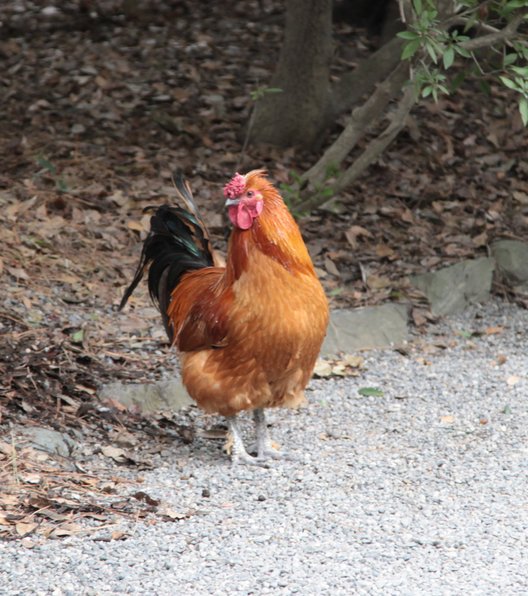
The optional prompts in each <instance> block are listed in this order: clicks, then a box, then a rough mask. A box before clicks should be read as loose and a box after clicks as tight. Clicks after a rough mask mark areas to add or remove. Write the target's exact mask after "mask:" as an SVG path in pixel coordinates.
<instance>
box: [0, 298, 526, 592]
mask: <svg viewBox="0 0 528 596" xmlns="http://www.w3.org/2000/svg"><path fill="white" fill-rule="evenodd" d="M498 325H501V326H503V327H504V330H503V331H502V332H501V333H496V334H491V335H486V334H483V335H480V336H474V337H468V335H469V333H468V332H472V331H484V330H485V329H486V328H488V327H491V326H498ZM430 331H431V332H430V333H429V335H428V336H427V337H425V338H423V347H422V349H419V350H416V349H412V350H410V352H409V353H408V354H406V355H402V354H400V353H398V352H394V351H376V352H370V353H369V354H367V356H366V370H365V372H364V373H363V374H362V376H361V377H359V378H348V379H343V380H335V381H334V380H329V381H317V382H313V384H312V389H313V390H312V391H311V392H310V395H309V397H310V406H309V407H308V408H306V409H303V410H300V411H297V412H286V413H280V412H277V413H273V415H272V416H271V417H270V420H271V421H272V422H273V429H272V430H273V435H274V437H275V438H276V439H277V440H278V441H279V442H280V443H281V444H283V445H285V446H287V447H288V449H289V451H290V452H291V453H292V454H293V455H294V456H296V457H297V461H291V462H284V463H277V464H274V465H273V467H272V468H271V469H258V468H256V469H250V468H231V467H230V466H229V464H228V463H227V461H226V460H225V458H223V456H222V455H221V453H220V452H219V449H218V448H217V446H216V445H215V444H214V443H213V442H211V441H205V440H202V441H201V442H200V441H199V442H198V443H197V444H195V445H192V446H189V447H182V446H181V445H180V444H176V443H175V444H174V446H173V447H171V449H170V450H168V451H167V453H165V454H164V458H163V464H162V466H161V467H159V468H157V469H155V470H153V471H151V472H148V473H145V474H144V476H145V483H144V486H143V487H142V490H145V491H146V492H148V493H149V494H150V495H151V496H154V497H158V498H161V499H163V500H164V501H166V502H168V503H169V504H170V506H171V507H172V508H173V509H174V510H177V511H181V512H186V511H189V510H190V509H194V510H197V512H196V513H195V514H194V515H192V516H191V517H189V518H188V519H182V520H180V521H177V522H171V523H162V522H158V523H157V524H156V525H148V524H145V523H143V522H140V523H137V524H131V525H129V526H127V531H128V532H129V533H130V537H129V538H128V539H127V540H123V541H113V542H101V541H97V540H95V539H94V538H95V537H94V536H90V537H85V538H78V537H72V538H68V539H65V540H63V541H49V542H46V543H45V544H43V545H42V546H38V547H35V548H33V549H31V550H29V549H24V548H23V547H22V546H21V545H20V544H15V543H4V544H0V593H1V594H10V595H11V594H56V595H66V594H68V595H70V594H71V595H74V594H75V595H76V594H160V595H165V594H167V595H169V594H187V595H194V594H196V595H202V594H204V595H206V594H218V595H224V594H226V595H227V594H229V595H231V594H235V595H238V594H240V595H242V594H244V595H246V594H247V595H249V594H258V595H261V594H274V595H275V594H278V595H287V594H302V595H312V594H313V595H315V594H318V595H319V594H323V595H326V594H332V595H336V594H434V595H436V594H439V595H440V594H446V595H447V594H449V595H450V594H464V595H466V594H499V593H500V594H502V595H504V594H528V358H527V356H526V350H527V336H528V313H527V312H526V311H523V310H520V309H518V308H516V307H513V306H509V305H506V304H504V303H499V302H496V303H491V304H488V305H487V306H486V307H484V308H475V309H473V310H471V311H468V312H466V313H465V314H464V315H463V316H460V317H456V318H451V319H449V320H446V321H445V322H444V323H442V325H439V326H435V327H432V328H431V330H430ZM434 344H440V345H441V346H442V345H444V346H445V345H447V346H448V347H447V348H446V349H443V348H442V347H436V348H435V347H434ZM365 386H375V387H379V388H380V389H382V390H383V392H384V395H383V396H381V397H362V396H360V395H359V394H358V389H359V388H360V387H365ZM207 495H209V496H207Z"/></svg>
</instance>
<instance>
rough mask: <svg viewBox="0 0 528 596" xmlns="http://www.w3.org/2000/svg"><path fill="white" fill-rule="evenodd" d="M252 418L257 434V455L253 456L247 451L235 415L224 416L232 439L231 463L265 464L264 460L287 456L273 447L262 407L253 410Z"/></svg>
mask: <svg viewBox="0 0 528 596" xmlns="http://www.w3.org/2000/svg"><path fill="white" fill-rule="evenodd" d="M253 419H254V421H255V432H256V436H257V457H253V456H252V455H250V454H249V453H248V452H247V450H246V447H245V446H244V441H243V439H242V433H241V431H240V426H239V424H238V418H237V417H236V415H235V416H227V417H226V420H227V425H228V428H229V432H230V434H231V437H232V439H233V445H232V451H231V460H232V462H233V464H239V463H244V464H250V465H253V466H266V464H265V463H264V462H265V461H266V460H267V459H283V458H287V455H286V454H284V453H281V452H280V451H277V450H276V449H274V448H273V445H272V442H271V437H270V435H269V432H268V426H267V424H266V415H265V413H264V410H263V409H262V408H257V409H256V410H254V411H253Z"/></svg>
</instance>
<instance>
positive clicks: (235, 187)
mask: <svg viewBox="0 0 528 596" xmlns="http://www.w3.org/2000/svg"><path fill="white" fill-rule="evenodd" d="M244 188H246V178H245V177H244V176H242V174H239V173H238V172H237V173H236V174H235V175H234V176H233V177H232V178H231V180H230V181H229V182H228V183H227V184H226V185H225V186H224V197H225V198H226V199H236V197H239V196H240V195H241V194H242V193H243V192H244Z"/></svg>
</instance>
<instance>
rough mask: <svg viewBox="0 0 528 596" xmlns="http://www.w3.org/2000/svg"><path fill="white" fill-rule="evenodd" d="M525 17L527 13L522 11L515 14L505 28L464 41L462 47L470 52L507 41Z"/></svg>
mask: <svg viewBox="0 0 528 596" xmlns="http://www.w3.org/2000/svg"><path fill="white" fill-rule="evenodd" d="M525 17H526V13H522V12H520V13H519V14H517V15H515V17H513V19H512V20H511V21H510V22H509V23H508V24H507V25H506V26H505V27H504V28H503V29H499V30H498V31H496V32H493V33H488V34H487V35H481V36H480V37H475V38H474V39H468V40H467V41H463V42H462V43H461V44H460V47H461V48H463V49H464V50H467V51H468V52H473V51H475V50H479V49H481V48H487V47H489V46H492V45H495V44H496V43H500V42H503V41H507V40H508V39H510V38H511V37H513V36H514V35H515V33H516V32H517V29H518V28H519V25H520V24H521V23H522V21H523V19H524V18H525Z"/></svg>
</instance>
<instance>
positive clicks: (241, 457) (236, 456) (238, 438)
mask: <svg viewBox="0 0 528 596" xmlns="http://www.w3.org/2000/svg"><path fill="white" fill-rule="evenodd" d="M226 420H227V426H228V428H229V432H230V433H231V436H232V437H233V447H232V451H231V461H232V463H233V464H234V465H235V464H239V463H244V464H250V465H252V466H262V462H260V461H259V460H258V459H257V458H256V457H253V456H252V455H249V453H248V452H247V451H246V448H245V447H244V441H243V440H242V434H241V432H240V427H239V426H238V419H237V417H236V415H235V416H226Z"/></svg>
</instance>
